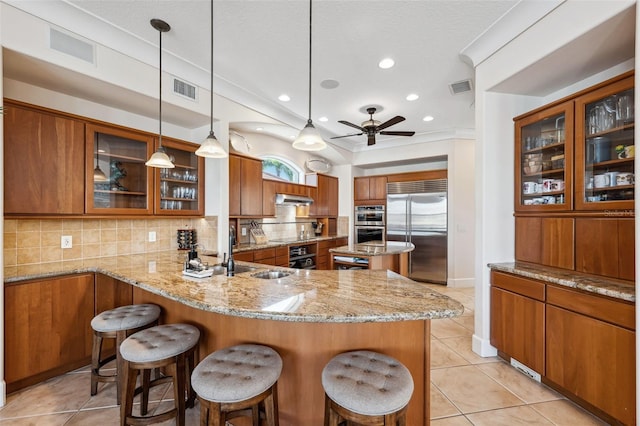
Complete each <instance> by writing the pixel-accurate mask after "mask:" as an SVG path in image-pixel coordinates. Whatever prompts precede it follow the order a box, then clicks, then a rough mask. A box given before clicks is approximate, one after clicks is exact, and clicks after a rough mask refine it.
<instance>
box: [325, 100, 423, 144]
mask: <svg viewBox="0 0 640 426" xmlns="http://www.w3.org/2000/svg"><path fill="white" fill-rule="evenodd" d="M375 112H376V109H375V108H373V107H371V108H367V114H369V119H368V120H366V121H363V122H362V125H360V126H358V125H356V124H353V123H349V122H348V121H344V120H339V121H338V123H342V124H344V125H347V126H351V127H355V128H356V129H358V130H360V133H353V134H350V135H344V136H334V137H332V138H331V139H340V138H348V137H350V136H360V135H364V134H366V135H367V145H375V143H376V134H378V133H380V134H381V135H393V136H413V135H415V133H416V132H402V131H383V129H386V128H387V127H391V126H393V125H394V124H398V123H400V122H401V121H404V120H405V118H404V117H401V116H399V115H396V116H395V117H393V118H392V119H391V120H388V121H385V122H384V123H380V122H379V121H378V120H374V119H373V114H375Z"/></svg>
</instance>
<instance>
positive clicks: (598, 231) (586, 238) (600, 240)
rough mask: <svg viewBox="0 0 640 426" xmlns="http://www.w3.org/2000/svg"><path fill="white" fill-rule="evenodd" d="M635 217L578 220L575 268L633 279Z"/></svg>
mask: <svg viewBox="0 0 640 426" xmlns="http://www.w3.org/2000/svg"><path fill="white" fill-rule="evenodd" d="M634 230H635V225H634V222H633V219H616V218H578V219H576V270H577V271H580V272H587V273H590V274H597V275H604V276H608V277H613V278H622V279H627V280H633V278H634V274H635V261H634V258H635V247H634V241H635V240H634V238H635V237H634Z"/></svg>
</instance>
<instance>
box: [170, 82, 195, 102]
mask: <svg viewBox="0 0 640 426" xmlns="http://www.w3.org/2000/svg"><path fill="white" fill-rule="evenodd" d="M173 93H175V94H176V95H180V96H184V97H185V98H187V99H191V100H192V101H195V100H197V99H198V88H197V87H196V86H194V85H193V84H189V83H187V82H186V81H182V80H178V79H177V78H175V77H174V78H173Z"/></svg>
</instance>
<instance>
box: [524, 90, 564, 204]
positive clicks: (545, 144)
mask: <svg viewBox="0 0 640 426" xmlns="http://www.w3.org/2000/svg"><path fill="white" fill-rule="evenodd" d="M515 139H516V147H515V156H516V158H515V167H516V170H515V194H516V197H515V211H547V210H570V209H572V206H573V201H572V195H573V194H572V176H573V102H571V101H569V102H565V103H563V104H559V105H556V106H553V107H550V108H547V109H544V110H539V111H537V112H535V113H533V114H530V115H527V116H523V117H518V118H516V119H515Z"/></svg>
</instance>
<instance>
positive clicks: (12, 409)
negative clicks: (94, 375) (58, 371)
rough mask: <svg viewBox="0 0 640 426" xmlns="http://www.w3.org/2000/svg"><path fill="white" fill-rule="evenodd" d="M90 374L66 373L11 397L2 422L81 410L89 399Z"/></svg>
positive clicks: (3, 410) (4, 410)
mask: <svg viewBox="0 0 640 426" xmlns="http://www.w3.org/2000/svg"><path fill="white" fill-rule="evenodd" d="M89 390H90V376H89V374H86V373H84V374H65V375H62V376H58V377H55V378H53V379H50V380H47V381H46V382H44V383H42V384H39V385H36V386H33V387H30V388H27V389H25V390H23V391H19V392H16V393H14V394H12V395H9V397H8V398H7V404H6V405H5V406H4V407H3V408H2V409H0V419H5V418H8V417H20V416H24V415H38V414H50V413H62V412H65V411H76V410H78V409H80V407H82V406H83V405H85V404H86V402H87V401H88V400H89V397H90V392H89Z"/></svg>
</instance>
